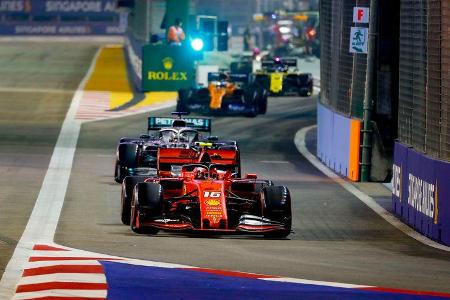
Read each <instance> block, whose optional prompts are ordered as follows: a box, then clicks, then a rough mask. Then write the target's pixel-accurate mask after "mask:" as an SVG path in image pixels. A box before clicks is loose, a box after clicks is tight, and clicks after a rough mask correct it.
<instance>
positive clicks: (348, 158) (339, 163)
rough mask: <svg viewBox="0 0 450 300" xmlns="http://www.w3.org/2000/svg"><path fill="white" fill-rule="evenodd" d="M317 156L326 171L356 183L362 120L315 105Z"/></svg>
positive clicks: (321, 105)
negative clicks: (326, 167)
mask: <svg viewBox="0 0 450 300" xmlns="http://www.w3.org/2000/svg"><path fill="white" fill-rule="evenodd" d="M317 126H318V127H317V156H318V157H319V158H320V160H321V161H322V162H323V163H325V164H326V165H327V166H328V167H329V168H331V169H333V170H334V171H335V172H337V173H339V174H340V175H342V176H345V177H347V178H349V179H350V180H352V181H358V180H359V160H360V153H361V151H360V133H361V121H360V120H358V119H352V118H348V117H345V116H343V115H341V114H339V113H336V112H334V111H332V110H331V109H329V108H328V107H326V106H324V105H323V104H320V103H318V104H317Z"/></svg>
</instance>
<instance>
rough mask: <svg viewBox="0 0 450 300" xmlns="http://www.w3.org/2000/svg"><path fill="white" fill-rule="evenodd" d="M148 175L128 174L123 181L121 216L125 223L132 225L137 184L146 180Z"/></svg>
mask: <svg viewBox="0 0 450 300" xmlns="http://www.w3.org/2000/svg"><path fill="white" fill-rule="evenodd" d="M147 178H148V176H127V177H125V179H124V180H123V182H122V192H121V194H120V218H121V221H122V223H123V224H124V225H130V215H131V200H132V198H133V190H134V187H135V186H136V184H138V183H140V182H144V181H145V179H147Z"/></svg>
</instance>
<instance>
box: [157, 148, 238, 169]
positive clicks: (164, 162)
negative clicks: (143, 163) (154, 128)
mask: <svg viewBox="0 0 450 300" xmlns="http://www.w3.org/2000/svg"><path fill="white" fill-rule="evenodd" d="M205 155H207V156H208V158H209V159H210V162H211V163H213V164H223V165H231V166H234V165H237V164H238V158H239V153H238V150H232V149H202V150H199V151H198V150H194V149H180V148H159V149H158V170H160V171H170V169H171V166H173V165H187V164H195V163H201V162H203V161H202V158H204V156H205Z"/></svg>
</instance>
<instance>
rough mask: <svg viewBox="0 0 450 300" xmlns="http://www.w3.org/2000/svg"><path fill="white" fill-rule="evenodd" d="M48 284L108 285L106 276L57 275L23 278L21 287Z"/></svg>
mask: <svg viewBox="0 0 450 300" xmlns="http://www.w3.org/2000/svg"><path fill="white" fill-rule="evenodd" d="M47 282H81V283H106V277H105V275H104V274H83V273H70V274H67V273H56V274H46V275H35V276H28V277H23V278H22V279H21V280H20V285H26V284H37V283H47Z"/></svg>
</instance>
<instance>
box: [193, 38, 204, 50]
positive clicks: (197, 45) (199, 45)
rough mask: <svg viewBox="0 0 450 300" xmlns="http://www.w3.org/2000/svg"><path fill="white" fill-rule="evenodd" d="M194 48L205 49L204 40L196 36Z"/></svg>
mask: <svg viewBox="0 0 450 300" xmlns="http://www.w3.org/2000/svg"><path fill="white" fill-rule="evenodd" d="M191 46H192V49H194V50H195V51H201V50H202V49H203V46H204V45H203V40H202V39H200V38H195V39H193V40H192V42H191Z"/></svg>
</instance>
